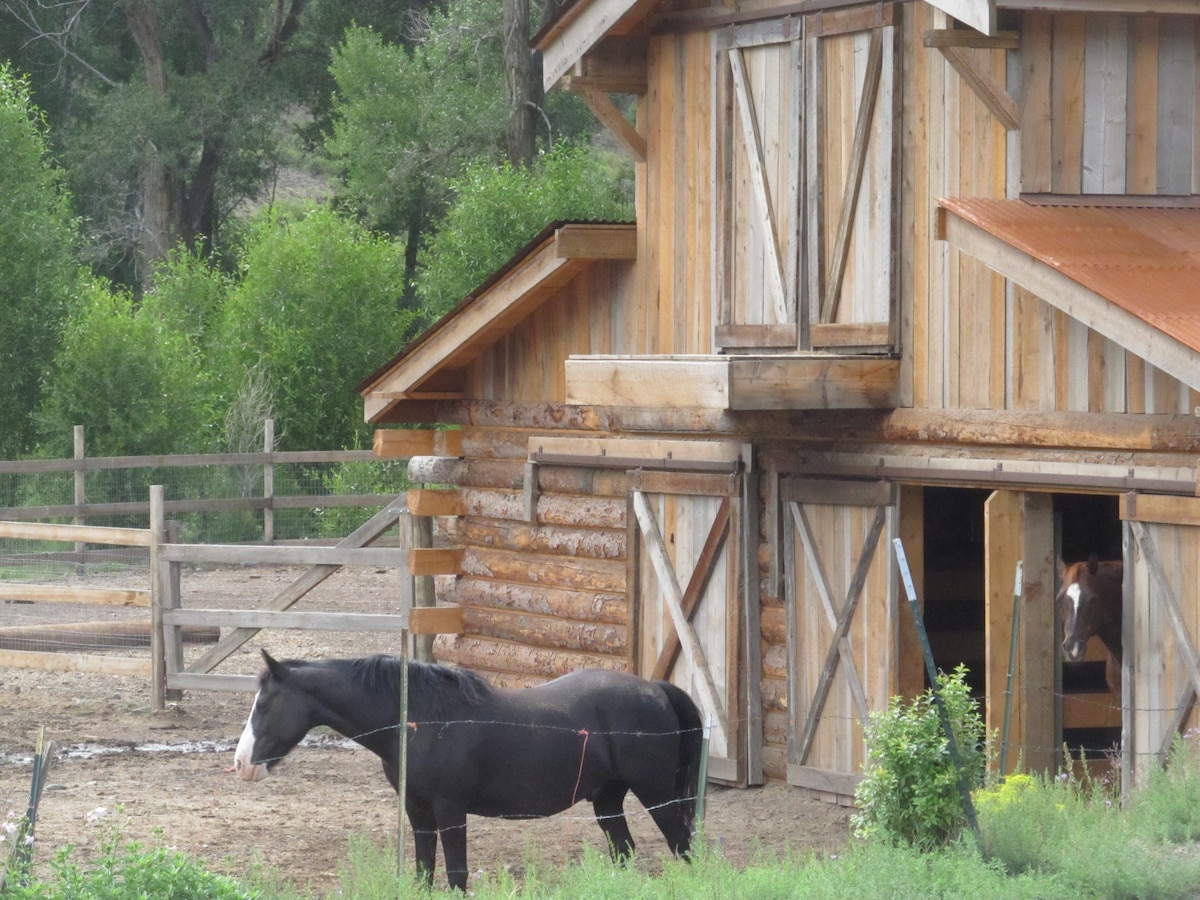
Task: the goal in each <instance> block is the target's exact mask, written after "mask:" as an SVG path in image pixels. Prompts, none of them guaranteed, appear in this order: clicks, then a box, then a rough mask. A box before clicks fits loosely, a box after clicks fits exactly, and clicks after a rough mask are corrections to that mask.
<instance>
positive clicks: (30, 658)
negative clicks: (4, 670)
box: [0, 650, 150, 678]
mask: <svg viewBox="0 0 1200 900" xmlns="http://www.w3.org/2000/svg"><path fill="white" fill-rule="evenodd" d="M0 667H8V668H13V669H38V670H40V671H43V672H91V673H95V674H98V675H129V676H132V677H134V678H149V677H150V660H148V659H138V658H136V657H132V656H92V655H90V654H84V653H46V652H43V651H41V650H0Z"/></svg>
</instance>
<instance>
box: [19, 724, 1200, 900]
mask: <svg viewBox="0 0 1200 900" xmlns="http://www.w3.org/2000/svg"><path fill="white" fill-rule="evenodd" d="M1197 744H1200V740H1197V738H1196V736H1191V737H1189V738H1188V739H1180V740H1179V741H1177V742H1176V746H1175V749H1174V752H1173V753H1172V756H1171V761H1170V764H1169V766H1168V767H1167V768H1166V770H1165V771H1162V772H1157V773H1155V774H1154V775H1152V776H1150V777H1149V778H1148V779H1147V782H1146V784H1145V785H1143V786H1141V787H1140V788H1138V789H1137V790H1135V791H1133V792H1132V798H1131V802H1130V803H1129V805H1128V806H1127V807H1126V808H1124V809H1122V808H1121V807H1120V804H1119V803H1117V802H1116V800H1115V797H1114V795H1113V791H1112V789H1111V788H1110V787H1109V786H1107V785H1104V784H1098V783H1095V782H1091V781H1087V780H1084V781H1080V780H1077V779H1074V778H1069V777H1064V776H1060V777H1058V778H1050V777H1038V776H1031V775H1020V776H1014V777H1010V778H1009V779H1007V780H1006V781H1004V782H1002V783H995V784H992V785H991V786H989V787H988V788H985V789H984V790H982V791H980V792H978V793H977V795H976V797H977V807H978V813H979V823H980V833H981V839H980V841H979V842H978V843H977V842H976V840H975V838H974V836H973V835H971V834H970V833H967V834H966V835H965V836H964V837H962V838H960V839H959V840H957V841H954V842H951V843H950V844H948V845H947V846H945V847H942V848H940V849H938V850H934V851H929V852H921V851H918V850H916V849H914V848H913V847H911V846H909V845H907V844H904V843H903V842H895V843H893V842H888V841H886V840H879V839H874V840H858V841H854V842H852V843H851V844H850V846H849V847H848V848H847V849H846V851H845V852H844V853H839V854H837V855H835V856H815V855H811V854H810V855H790V856H782V857H780V856H775V855H772V854H770V853H769V852H766V851H761V852H760V854H759V856H758V857H757V858H754V859H751V861H750V862H749V863H748V864H747V865H745V866H741V867H738V866H734V865H733V864H732V863H730V862H729V861H728V860H726V859H725V858H723V857H722V855H721V854H720V851H719V849H717V848H715V847H707V845H706V844H705V842H704V841H703V840H700V841H699V842H698V846H699V848H700V849H699V851H698V852H697V854H696V856H695V859H694V860H693V862H692V863H691V864H690V865H689V864H685V863H682V862H678V861H675V860H665V861H664V862H663V865H662V866H661V871H660V873H659V874H655V875H650V874H648V873H647V872H645V871H643V870H642V869H641V868H639V866H638V864H637V863H636V862H635V863H634V864H633V865H630V866H627V867H624V868H621V867H616V866H613V865H612V864H611V863H610V862H609V860H608V858H607V856H604V855H602V854H600V853H596V852H594V851H588V852H586V853H585V855H584V857H583V859H582V861H581V862H580V863H579V864H578V865H572V866H568V867H564V868H546V867H543V866H541V865H540V864H539V863H538V862H537V861H536V859H535V854H534V853H533V851H531V850H529V851H527V852H526V860H525V863H524V866H523V868H520V869H518V870H516V871H517V872H519V873H520V874H519V876H518V875H515V874H509V873H505V872H500V873H496V874H491V875H487V876H482V877H480V878H477V879H473V880H472V882H471V884H470V890H471V892H472V895H473V896H474V897H476V898H478V900H501V898H504V900H511V898H521V900H551V898H553V900H558V898H562V900H568V898H570V900H642V898H644V900H676V898H687V900H693V898H696V900H703V898H713V900H717V898H722V900H724V898H729V897H738V898H747V900H758V898H762V900H775V898H842V897H845V898H859V897H864V898H908V897H912V898H923V900H924V898H960V897H972V898H992V897H994V898H1023V897H1030V898H1033V897H1037V898H1047V900H1052V898H1058V897H1063V898H1068V897H1070V898H1079V897H1096V898H1135V897H1153V898H1164V900H1170V898H1185V897H1190V898H1195V897H1197V896H1200V890H1198V887H1200V843H1198V841H1200V750H1198V748H1197ZM102 848H103V852H102V853H100V854H99V855H98V856H97V857H96V858H95V859H94V860H92V861H91V862H89V863H88V864H87V865H86V866H85V865H80V864H76V863H74V862H72V860H71V852H70V849H69V848H67V849H66V850H64V851H62V852H61V853H60V854H59V857H58V859H57V860H56V862H54V863H53V865H52V866H51V873H50V876H49V877H48V878H47V879H45V880H39V881H35V882H34V883H32V884H30V885H28V886H25V887H17V888H16V889H15V890H10V894H9V895H8V896H7V897H5V900H9V897H11V898H14V900H32V898H35V897H36V898H38V900H66V898H71V900H126V898H137V897H154V898H166V900H174V898H192V897H204V898H212V900H334V898H345V900H385V898H386V900H396V898H410V897H411V898H418V897H428V896H429V893H428V892H427V891H426V890H425V889H424V888H423V887H422V886H420V885H419V884H417V882H416V880H415V877H414V876H413V874H412V870H411V863H410V861H409V860H406V861H405V862H406V863H408V864H409V865H408V868H407V870H406V872H407V874H405V875H403V876H400V875H397V871H396V870H397V863H396V855H395V847H394V846H390V845H385V846H379V845H378V843H377V842H376V841H375V840H374V839H372V838H370V837H367V836H365V835H364V836H359V837H356V838H354V839H353V840H352V841H351V844H350V849H349V852H348V854H347V857H346V859H345V860H344V861H343V864H342V867H341V871H340V877H339V885H338V887H337V888H336V889H335V890H333V891H330V892H328V893H312V892H305V891H303V890H301V889H300V888H297V887H294V886H291V885H289V884H288V883H287V882H286V881H285V880H284V878H285V876H286V873H272V872H265V873H261V872H260V873H255V874H254V875H253V876H251V877H250V878H248V879H245V880H243V881H235V880H233V879H230V878H227V877H226V876H222V875H215V874H213V873H211V872H209V871H207V870H206V869H205V868H204V866H203V865H202V864H200V863H199V862H197V861H195V860H193V859H191V858H189V857H186V856H184V855H183V854H180V853H177V852H175V851H173V850H168V849H164V848H161V847H147V846H144V845H140V844H138V843H136V842H126V841H124V840H122V838H121V836H120V833H119V831H117V830H113V831H112V833H111V837H110V838H109V839H108V841H107V842H106V843H104V844H103V845H102ZM655 868H656V870H658V869H659V868H660V867H658V866H656V867H655ZM10 874H13V873H10ZM14 880H15V879H14V878H11V877H10V884H11V883H12V882H13V881H14ZM436 884H437V885H438V886H439V887H440V886H443V885H445V874H444V872H442V871H440V870H439V872H438V876H437V879H436ZM433 893H434V894H436V895H441V894H444V891H443V890H435V891H434V892H433Z"/></svg>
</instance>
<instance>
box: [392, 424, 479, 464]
mask: <svg viewBox="0 0 1200 900" xmlns="http://www.w3.org/2000/svg"><path fill="white" fill-rule="evenodd" d="M371 446H372V447H373V448H374V451H375V455H376V456H377V457H379V458H380V459H409V458H411V457H413V456H462V431H460V430H459V429H457V428H455V429H421V430H418V429H415V428H414V429H408V428H380V429H377V430H376V431H375V437H374V439H373V441H372V444H371Z"/></svg>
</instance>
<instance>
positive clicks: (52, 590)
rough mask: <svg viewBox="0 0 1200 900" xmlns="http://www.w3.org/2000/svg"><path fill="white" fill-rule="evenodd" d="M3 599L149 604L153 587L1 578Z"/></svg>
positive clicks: (108, 604)
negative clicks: (70, 584)
mask: <svg viewBox="0 0 1200 900" xmlns="http://www.w3.org/2000/svg"><path fill="white" fill-rule="evenodd" d="M0 600H31V601H33V602H35V603H83V604H92V605H97V606H141V607H149V606H150V591H148V590H142V589H139V588H130V589H127V590H126V589H120V588H74V587H65V586H60V585H50V584H21V583H20V582H12V581H9V582H0Z"/></svg>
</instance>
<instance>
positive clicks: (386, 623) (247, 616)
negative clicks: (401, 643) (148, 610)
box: [163, 609, 408, 631]
mask: <svg viewBox="0 0 1200 900" xmlns="http://www.w3.org/2000/svg"><path fill="white" fill-rule="evenodd" d="M163 624H165V625H203V626H208V627H211V626H219V627H229V628H260V629H261V628H284V629H289V630H295V629H299V630H305V631H404V630H405V629H407V628H408V622H407V620H406V619H405V617H404V616H396V615H386V614H380V613H333V612H279V611H275V610H270V609H164V610H163Z"/></svg>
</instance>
